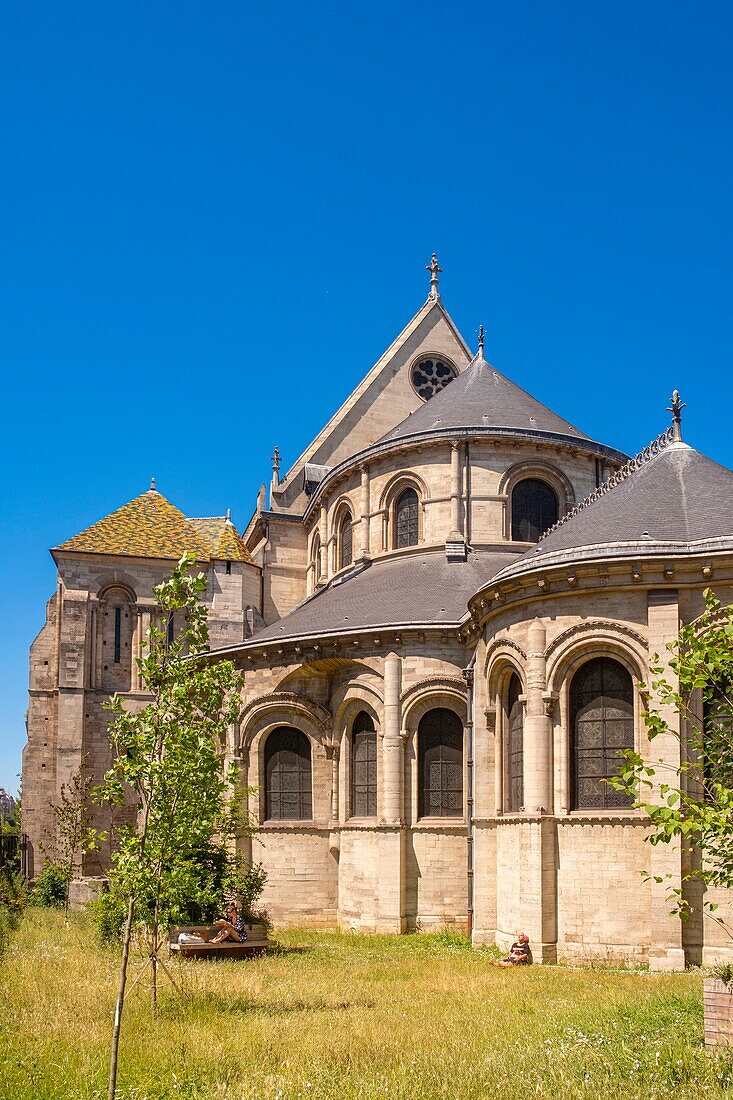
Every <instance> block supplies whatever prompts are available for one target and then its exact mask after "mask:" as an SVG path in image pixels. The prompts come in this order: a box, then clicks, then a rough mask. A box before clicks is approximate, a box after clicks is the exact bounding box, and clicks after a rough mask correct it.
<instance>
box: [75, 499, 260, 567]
mask: <svg viewBox="0 0 733 1100" xmlns="http://www.w3.org/2000/svg"><path fill="white" fill-rule="evenodd" d="M55 549H56V550H65V551H74V552H76V553H84V554H114V555H121V556H123V557H134V558H162V559H169V560H171V561H178V560H179V558H181V557H182V555H183V554H184V553H185V552H186V551H188V552H189V553H191V554H195V555H196V558H197V559H198V560H199V561H209V560H210V559H211V558H219V559H222V560H225V561H226V560H231V561H251V560H252V559H251V557H250V555H249V553H248V551H247V550H246V549H245V547H244V544H243V543H242V540H241V539H240V538H239V535H238V534H237V531H236V529H235V527H234V526H233V525H232V524H231V523H230V522H227V520H226V518H225V517H224V516H221V517H218V516H216V517H213V518H210V519H193V520H192V519H188V518H187V517H186V516H185V515H184V514H183V512H181V511H179V509H178V508H176V507H175V505H173V504H171V502H170V501H169V500H166V498H165V497H164V496H163V495H162V494H161V493H158V492H156V490H155V489H149V490H148V491H147V493H141V495H140V496H139V497H135V499H134V500H131V501H129V502H128V503H127V504H123V506H122V507H121V508H118V509H117V511H115V512H112V513H111V514H110V515H108V516H105V517H104V519H100V520H98V521H97V522H96V523H93V524H92V525H91V527H87V528H86V529H85V530H84V531H81V532H80V534H78V535H75V536H74V537H73V538H70V539H67V540H66V542H62V543H61V544H60V545H59V546H57V547H55Z"/></svg>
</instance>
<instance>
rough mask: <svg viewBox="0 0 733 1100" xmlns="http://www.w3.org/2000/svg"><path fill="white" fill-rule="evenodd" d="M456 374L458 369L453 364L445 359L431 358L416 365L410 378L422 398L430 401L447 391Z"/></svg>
mask: <svg viewBox="0 0 733 1100" xmlns="http://www.w3.org/2000/svg"><path fill="white" fill-rule="evenodd" d="M456 374H457V371H456V368H455V367H454V366H453V364H452V363H448V362H447V361H446V360H444V359H438V358H434V357H431V358H428V359H421V360H420V362H419V363H415V365H414V366H413V368H412V372H411V375H410V377H411V378H412V384H413V386H414V387H415V390H416V391H417V393H418V394H419V395H420V397H422V398H423V400H424V401H429V400H430V398H431V397H433V396H434V395H435V394H436V393H439V392H440V391H441V390H443V389H445V387H446V386H447V385H448V384H449V382H452V381H453V379H454V378H455V377H456Z"/></svg>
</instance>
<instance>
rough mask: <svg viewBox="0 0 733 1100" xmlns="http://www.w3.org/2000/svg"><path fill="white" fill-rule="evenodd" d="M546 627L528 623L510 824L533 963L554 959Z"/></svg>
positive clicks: (554, 831)
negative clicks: (518, 792)
mask: <svg viewBox="0 0 733 1100" xmlns="http://www.w3.org/2000/svg"><path fill="white" fill-rule="evenodd" d="M546 639H547V635H546V631H545V627H544V625H543V623H542V622H541V621H540V620H539V619H535V620H534V622H533V623H531V624H530V627H529V632H528V638H527V689H526V692H525V694H526V704H525V716H524V812H525V815H526V818H527V820H526V821H525V822H522V823H521V824H519V823H518V824H517V825H516V826H514V828H515V829H516V833H517V836H516V839H517V844H518V850H519V851H520V852H521V863H520V901H519V905H518V906H517V916H518V918H519V919H518V921H517V927H519V926H521V927H522V928H523V929H524V930H525V931H526V932H527V933H528V935H529V938H530V940H531V941H532V943H533V945H534V946H533V950H534V955H535V960H536V961H537V962H548V963H553V962H555V961H556V960H557V867H556V864H557V826H556V823H555V820H554V818H553V817H551V816H550V815H551V814H552V812H553V777H552V711H553V707H554V699H553V697H552V696H551V695H550V694H549V693H548V691H547V668H546V662H545V642H546Z"/></svg>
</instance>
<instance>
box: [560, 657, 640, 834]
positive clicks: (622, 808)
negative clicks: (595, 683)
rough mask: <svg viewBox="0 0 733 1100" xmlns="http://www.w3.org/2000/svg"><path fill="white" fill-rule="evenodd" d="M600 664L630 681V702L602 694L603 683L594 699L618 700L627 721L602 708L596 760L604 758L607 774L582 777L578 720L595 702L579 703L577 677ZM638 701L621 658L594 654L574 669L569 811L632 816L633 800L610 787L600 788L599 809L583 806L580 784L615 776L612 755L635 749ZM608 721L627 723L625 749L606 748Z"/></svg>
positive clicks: (570, 700)
mask: <svg viewBox="0 0 733 1100" xmlns="http://www.w3.org/2000/svg"><path fill="white" fill-rule="evenodd" d="M598 662H605V663H606V664H612V665H615V666H616V667H617V668H618V669H619V670H620V671H621V672H623V674H624V676H626V677H628V686H629V698H628V699H622V697H621V696H612V695H607V694H606V693H605V691H604V690H603V686H604V685H603V682H601V688H602V690H601V692H600V694H599V695H596V697H595V698H596V699H603V700H605V699H616V700H618V701H621V702H623V703H625V704H626V705H627V706H628V713H627V714H626V715H625V717H623V718H621V719H618V718H609V719H606V717H605V713H604V712H605V704H602V716H601V718H600V724H601V727H602V729H601V736H602V744H601V746H600V747H599V749H598V751H597V753H596V755H597V757H603V758H604V765H605V767H604V773H603V775H600V774H596V775H590V774H588V773H587V772H583V773H582V774H581V773H580V770H579V768H578V731H577V719H578V712H579V711H580V710H581V709H582V706H587V705H588V702H590V701H592V700H588V701H586V703H584V704H581V703H578V702H577V701H576V699H575V695H574V690H577V681H578V677H580V676H582V675H583V674H585V675H587V670H588V667H589V666H590V665H592V664H595V663H598ZM586 694H587V693H586ZM636 699H637V692H636V684H635V681H634V676H633V674H632V673H631V671H630V670H629V668H628V667H627V665H626V664H625V663H624V662H623V661H621V660H619V659H618V657H617V656H615V655H610V654H606V653H595V654H593V655H592V656H589V657H588V659H587V660H584V661H582V662H581V663H580V664H579V665H577V666H576V667H575V668H574V669H573V672H572V675H571V677H570V680H569V683H568V695H567V707H568V709H567V716H568V742H569V744H568V780H569V784H568V807H569V810H570V812H577V813H586V814H587V813H591V814H607V813H619V812H621V813H629V812H632V811H633V799H632V798H631V797H630V796H624V795H623V794H621V793H620V792H614V791H613V789H612V788H610V787H608V785H607V784H599V786H600V794H601V804H600V805H598V804H594V805H590V804H581V800H580V798H579V797H578V782H579V781H580V780H582V779H596V780H599V781H600V780H602V779H604V778H608V777H609V776H611V775H614V774H616V771H615V769H614V768H613V767H612V766H611V763H610V761H611V759H612V755H613V753H614V752H621V751H624V749H626V748H631V749H635V748H636V726H637V723H636V712H637V704H636ZM606 721H612V722H615V721H624V722H627V723H628V727H629V728H628V736H627V738H626V741H627V743H626V744H625V745H615V746H614V745H610V746H609V745H607V744H606V726H605V723H606ZM586 751H588V750H586ZM609 796H610V798H616V799H618V800H619V801H618V802H617V804H616V805H613V804H612V803H609V801H608V798H609ZM624 797H627V798H628V801H626V802H622V801H620V800H621V799H623V798H624Z"/></svg>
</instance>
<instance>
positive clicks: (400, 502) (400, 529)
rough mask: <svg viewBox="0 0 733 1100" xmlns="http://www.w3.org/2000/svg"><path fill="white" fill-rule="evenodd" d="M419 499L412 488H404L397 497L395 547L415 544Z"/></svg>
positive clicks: (416, 539) (399, 547)
mask: <svg viewBox="0 0 733 1100" xmlns="http://www.w3.org/2000/svg"><path fill="white" fill-rule="evenodd" d="M418 507H419V501H418V498H417V493H416V492H415V490H414V489H405V491H404V493H401V494H400V496H399V497H398V498H397V503H396V504H395V509H394V518H395V540H394V541H395V549H397V550H399V549H401V548H402V547H403V546H417V541H418Z"/></svg>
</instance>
